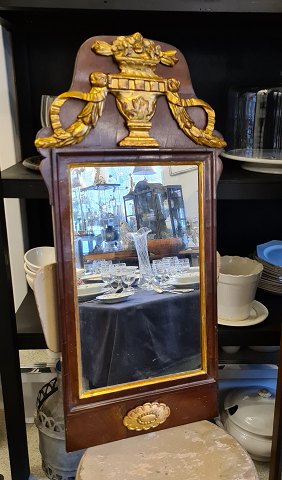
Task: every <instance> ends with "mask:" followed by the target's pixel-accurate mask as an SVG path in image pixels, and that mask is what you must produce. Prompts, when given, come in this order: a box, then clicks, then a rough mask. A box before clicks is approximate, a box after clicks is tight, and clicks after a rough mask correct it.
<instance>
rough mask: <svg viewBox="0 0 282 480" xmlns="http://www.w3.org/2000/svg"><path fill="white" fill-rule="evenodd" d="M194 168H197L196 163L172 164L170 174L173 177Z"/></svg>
mask: <svg viewBox="0 0 282 480" xmlns="http://www.w3.org/2000/svg"><path fill="white" fill-rule="evenodd" d="M193 170H197V167H196V166H194V165H186V166H185V167H184V166H183V165H172V166H171V167H169V174H170V176H171V177H173V176H175V175H181V174H182V173H187V172H192V171H193Z"/></svg>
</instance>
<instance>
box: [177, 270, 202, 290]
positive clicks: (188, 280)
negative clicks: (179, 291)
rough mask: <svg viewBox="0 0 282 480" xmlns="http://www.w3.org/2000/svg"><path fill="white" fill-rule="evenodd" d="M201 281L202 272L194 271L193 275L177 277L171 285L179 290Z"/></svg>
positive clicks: (187, 274)
mask: <svg viewBox="0 0 282 480" xmlns="http://www.w3.org/2000/svg"><path fill="white" fill-rule="evenodd" d="M199 281H200V272H199V271H194V272H191V273H185V274H183V275H179V276H176V277H175V278H174V279H173V280H171V281H170V283H171V285H173V286H174V287H177V288H179V287H180V288H181V287H188V286H189V285H195V284H196V283H199Z"/></svg>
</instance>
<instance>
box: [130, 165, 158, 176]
mask: <svg viewBox="0 0 282 480" xmlns="http://www.w3.org/2000/svg"><path fill="white" fill-rule="evenodd" d="M132 174H133V175H155V174H156V172H155V170H154V169H153V167H150V166H149V165H148V166H146V165H142V166H140V167H134V169H133V172H132Z"/></svg>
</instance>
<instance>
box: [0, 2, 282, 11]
mask: <svg viewBox="0 0 282 480" xmlns="http://www.w3.org/2000/svg"><path fill="white" fill-rule="evenodd" d="M46 3H47V2H45V1H44V0H43V1H42V0H37V1H35V0H17V1H15V0H14V1H11V0H2V1H1V2H0V10H3V12H5V10H16V11H17V10H20V11H23V10H25V9H28V10H32V11H38V10H43V11H44V10H50V9H52V10H53V9H54V10H59V9H65V10H75V11H77V10H82V9H85V10H106V11H107V10H133V11H134V10H148V11H152V10H159V11H168V12H169V11H179V12H201V13H205V12H207V13H216V12H228V13H232V12H233V13H236V12H246V13H248V12H262V13H269V12H273V13H276V12H282V5H281V2H280V1H279V0H256V1H255V2H254V1H247V0H246V1H240V2H238V1H236V0H217V1H216V2H215V1H214V0H186V1H185V2H183V1H182V0H176V1H174V2H171V1H169V0H154V1H151V0H143V1H142V2H140V1H139V0H123V1H120V0H108V1H105V0H92V1H89V0H80V2H79V3H78V2H76V1H75V0H69V1H68V2H67V1H66V0H58V1H56V0H49V1H48V7H47V8H46Z"/></svg>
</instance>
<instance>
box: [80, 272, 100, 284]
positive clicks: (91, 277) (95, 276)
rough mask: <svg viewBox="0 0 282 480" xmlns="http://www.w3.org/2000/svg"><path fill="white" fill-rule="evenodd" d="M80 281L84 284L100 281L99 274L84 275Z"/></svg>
mask: <svg viewBox="0 0 282 480" xmlns="http://www.w3.org/2000/svg"><path fill="white" fill-rule="evenodd" d="M81 280H83V281H84V282H89V283H90V282H99V280H101V275H100V273H90V274H85V275H82V277H81Z"/></svg>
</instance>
